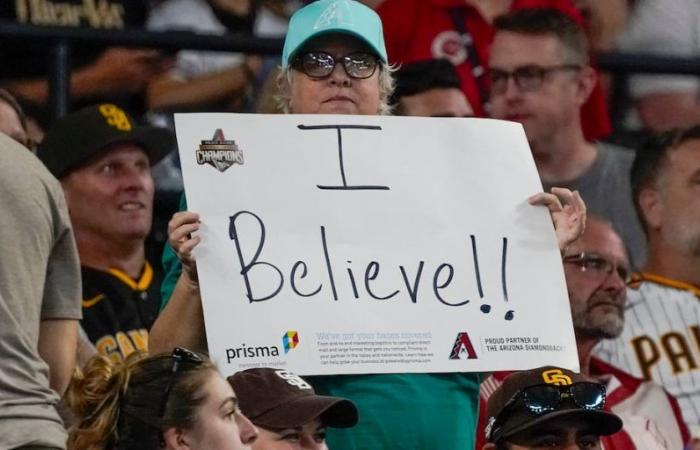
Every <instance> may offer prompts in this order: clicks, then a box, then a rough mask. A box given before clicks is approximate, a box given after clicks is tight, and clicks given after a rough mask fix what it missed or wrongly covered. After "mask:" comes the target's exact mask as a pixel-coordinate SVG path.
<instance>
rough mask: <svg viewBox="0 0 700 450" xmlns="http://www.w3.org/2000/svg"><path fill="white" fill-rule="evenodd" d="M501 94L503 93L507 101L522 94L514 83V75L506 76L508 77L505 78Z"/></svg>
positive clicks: (515, 98)
mask: <svg viewBox="0 0 700 450" xmlns="http://www.w3.org/2000/svg"><path fill="white" fill-rule="evenodd" d="M501 95H503V96H504V98H505V99H506V100H508V101H513V100H517V99H519V98H520V97H521V96H522V92H520V88H519V87H518V85H517V84H515V77H513V76H510V77H508V79H507V80H506V86H505V89H504V90H503V94H501Z"/></svg>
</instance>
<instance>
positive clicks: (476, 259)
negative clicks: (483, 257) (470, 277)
mask: <svg viewBox="0 0 700 450" xmlns="http://www.w3.org/2000/svg"><path fill="white" fill-rule="evenodd" d="M469 238H470V239H471V241H472V259H473V260H474V275H475V276H476V287H477V289H479V298H484V289H483V288H482V286H481V273H480V272H479V255H478V254H477V251H476V237H475V236H474V235H473V234H470V235H469ZM479 309H480V310H481V312H482V313H484V314H488V313H490V312H491V305H489V304H486V303H484V304H483V305H481V307H480V308H479Z"/></svg>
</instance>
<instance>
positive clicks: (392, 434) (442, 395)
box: [161, 195, 480, 450]
mask: <svg viewBox="0 0 700 450" xmlns="http://www.w3.org/2000/svg"><path fill="white" fill-rule="evenodd" d="M186 209H187V203H186V201H185V196H184V195H183V196H182V200H181V201H180V210H181V211H185V210H186ZM163 267H164V269H165V278H164V280H163V284H162V285H161V294H162V299H163V300H162V306H161V309H162V308H164V307H165V305H166V304H167V303H168V301H169V300H170V296H171V295H172V292H173V289H175V283H176V282H177V279H178V278H179V276H180V273H181V272H182V266H181V264H180V261H179V260H178V259H177V255H176V254H175V252H174V251H173V249H172V247H170V245H168V244H166V246H165V249H164V251H163ZM306 378H307V379H308V380H309V381H310V382H311V384H312V385H313V386H314V388H315V389H316V391H317V392H318V393H319V394H324V395H333V396H336V397H344V398H349V399H351V400H352V401H354V402H355V404H357V407H358V409H359V411H360V422H359V423H358V424H357V425H356V426H355V427H353V428H348V429H336V428H329V429H328V438H327V440H328V448H329V449H330V450H365V449H366V450H429V449H436V450H437V449H439V450H473V449H474V442H475V432H476V426H477V419H478V415H479V414H478V413H479V382H480V380H479V375H478V374H476V373H446V374H386V375H335V376H316V377H306Z"/></svg>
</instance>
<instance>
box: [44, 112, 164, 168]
mask: <svg viewBox="0 0 700 450" xmlns="http://www.w3.org/2000/svg"><path fill="white" fill-rule="evenodd" d="M120 143H133V144H136V145H138V146H139V147H141V148H142V149H143V150H144V151H145V152H146V154H147V155H148V159H149V161H150V162H151V165H154V164H156V163H157V162H158V161H160V160H161V159H163V158H164V157H165V156H166V155H167V154H168V153H169V152H170V151H171V150H173V149H175V147H176V143H175V137H174V136H173V134H172V133H171V132H170V130H168V129H166V128H160V127H153V126H141V125H139V124H137V123H136V122H135V121H134V119H133V118H132V117H131V116H129V115H128V114H127V113H126V112H124V110H123V109H121V108H120V107H118V106H116V105H113V104H111V103H101V104H98V105H93V106H88V107H86V108H83V109H80V110H78V111H75V112H73V113H70V114H68V115H66V116H64V117H61V118H60V119H58V120H56V122H54V123H53V124H52V125H51V127H50V128H49V130H48V132H47V133H46V136H45V137H44V140H43V141H42V142H41V144H40V145H39V148H38V150H37V156H38V157H39V159H40V160H41V161H43V163H44V164H45V165H46V167H47V168H48V169H49V171H50V172H51V173H52V174H53V176H55V177H56V178H63V177H64V176H66V175H68V174H69V173H70V172H71V171H73V170H75V169H77V168H79V167H81V166H82V165H84V164H85V163H87V162H88V161H90V160H91V159H93V158H94V157H96V156H97V155H99V154H100V153H102V151H104V150H105V149H106V148H107V147H110V146H112V145H114V144H120Z"/></svg>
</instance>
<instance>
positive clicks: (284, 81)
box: [275, 62, 397, 116]
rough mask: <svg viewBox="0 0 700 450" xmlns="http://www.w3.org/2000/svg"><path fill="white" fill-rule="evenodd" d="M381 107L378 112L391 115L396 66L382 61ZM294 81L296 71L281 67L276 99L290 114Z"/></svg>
mask: <svg viewBox="0 0 700 450" xmlns="http://www.w3.org/2000/svg"><path fill="white" fill-rule="evenodd" d="M378 69H379V109H378V110H377V114H378V115H380V116H389V115H391V112H392V106H391V105H390V104H389V99H390V98H391V95H392V94H393V93H394V86H395V81H394V76H393V74H394V72H396V70H397V68H396V66H392V65H389V64H387V63H385V62H381V63H380V65H379V67H378ZM293 83H294V71H293V70H291V68H290V67H289V66H287V67H286V68H280V69H279V74H278V75H277V95H276V96H275V100H276V102H277V108H278V109H279V111H280V112H282V113H284V114H290V113H291V112H292V111H291V100H292V84H293Z"/></svg>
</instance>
